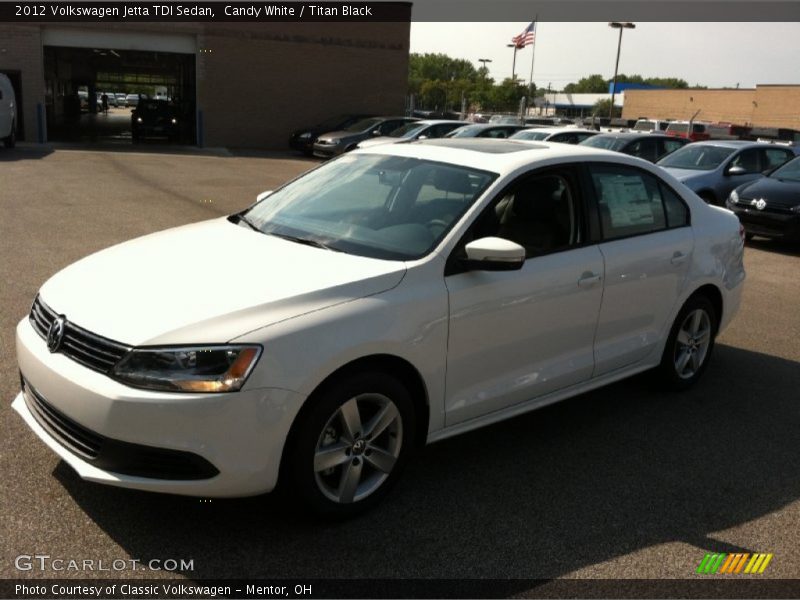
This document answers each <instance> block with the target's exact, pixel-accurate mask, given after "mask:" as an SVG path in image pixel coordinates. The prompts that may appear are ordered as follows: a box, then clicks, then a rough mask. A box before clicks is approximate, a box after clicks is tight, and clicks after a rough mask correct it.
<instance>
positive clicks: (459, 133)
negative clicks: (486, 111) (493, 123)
mask: <svg viewBox="0 0 800 600" xmlns="http://www.w3.org/2000/svg"><path fill="white" fill-rule="evenodd" d="M485 129H486V127H482V126H481V125H466V126H465V127H459V128H458V129H454V130H453V131H451V132H450V133H448V134H447V135H446V136H444V137H448V138H458V137H475V136H476V135H478V134H479V133H480V132H481V131H484V130H485Z"/></svg>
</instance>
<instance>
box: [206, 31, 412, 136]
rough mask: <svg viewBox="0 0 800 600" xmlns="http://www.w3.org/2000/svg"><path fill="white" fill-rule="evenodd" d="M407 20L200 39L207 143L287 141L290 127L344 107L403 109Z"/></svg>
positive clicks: (211, 33) (392, 111)
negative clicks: (203, 50) (206, 50)
mask: <svg viewBox="0 0 800 600" xmlns="http://www.w3.org/2000/svg"><path fill="white" fill-rule="evenodd" d="M408 35H409V25H408V24H407V23H382V24H369V25H358V24H349V23H345V24H337V26H336V27H332V26H331V25H330V24H326V25H325V26H324V27H314V28H312V27H309V26H297V25H294V26H293V27H288V26H287V25H286V24H283V25H275V26H259V27H257V28H255V27H242V26H237V27H228V28H227V29H219V28H215V30H213V31H212V30H208V31H207V32H206V34H205V35H204V36H201V38H200V40H199V41H200V45H201V47H202V48H205V49H208V50H210V52H205V53H201V54H199V55H198V58H199V61H198V108H200V109H202V110H203V114H204V122H205V133H206V144H207V145H209V146H213V145H218V146H253V147H267V148H285V147H286V144H287V141H288V138H289V134H290V133H291V131H292V130H294V129H297V128H299V127H302V126H309V125H313V124H314V123H318V122H319V121H322V120H324V119H327V118H329V117H331V116H334V115H337V114H342V113H353V112H366V113H374V114H402V112H403V110H404V107H405V95H406V91H407V80H408Z"/></svg>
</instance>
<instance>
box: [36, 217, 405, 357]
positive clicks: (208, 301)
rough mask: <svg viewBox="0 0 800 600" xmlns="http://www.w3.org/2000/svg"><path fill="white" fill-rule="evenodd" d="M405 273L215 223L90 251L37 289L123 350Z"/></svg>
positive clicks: (205, 335) (247, 322)
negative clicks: (89, 254)
mask: <svg viewBox="0 0 800 600" xmlns="http://www.w3.org/2000/svg"><path fill="white" fill-rule="evenodd" d="M405 270H406V269H405V264H404V263H402V262H398V261H387V260H378V259H372V258H365V257H359V256H353V255H350V254H345V253H342V252H334V251H331V250H324V249H321V248H315V247H312V246H306V245H303V244H298V243H296V242H291V241H288V240H284V239H281V238H278V237H275V236H269V235H264V234H262V233H259V232H257V231H253V230H252V229H249V228H245V227H243V226H241V225H235V224H233V223H231V222H229V221H228V220H227V219H225V218H221V219H214V220H211V221H204V222H201V223H195V224H193V225H186V226H183V227H178V228H175V229H169V230H166V231H162V232H159V233H155V234H151V235H148V236H145V237H142V238H138V239H135V240H131V241H129V242H125V243H122V244H119V245H117V246H113V247H111V248H108V249H106V250H102V251H100V252H97V253H96V254H92V255H91V256H88V257H86V258H84V259H82V260H80V261H78V262H76V263H74V264H72V265H70V266H69V267H67V268H65V269H64V270H62V271H60V272H59V273H57V274H56V275H54V276H53V277H52V278H50V279H49V280H48V281H47V282H46V283H45V284H44V286H42V289H41V292H40V293H41V298H42V300H43V301H44V302H45V303H46V304H48V305H49V306H50V307H51V308H52V309H53V310H54V311H56V312H57V313H58V314H61V315H64V316H65V317H66V318H67V319H68V320H69V321H71V322H73V323H75V324H76V325H79V326H80V327H83V328H85V329H88V330H89V331H91V332H93V333H96V334H99V335H101V336H104V337H107V338H110V339H112V340H117V341H119V342H122V343H125V344H130V345H135V346H136V345H152V344H167V343H169V344H190V343H212V342H213V343H219V342H226V341H228V340H231V339H233V338H235V337H238V336H240V335H243V334H245V333H247V332H249V331H252V330H255V329H259V328H261V327H264V326H267V325H270V324H274V323H277V322H279V321H283V320H286V319H290V318H293V317H296V316H299V315H301V314H305V313H308V312H311V311H316V310H320V309H323V308H326V307H329V306H333V305H335V304H340V303H343V302H347V301H349V300H353V299H356V298H361V297H365V296H370V295H374V294H378V293H380V292H383V291H385V290H388V289H391V288H392V287H394V286H396V285H397V284H398V283H400V281H401V280H402V278H403V275H404V274H405Z"/></svg>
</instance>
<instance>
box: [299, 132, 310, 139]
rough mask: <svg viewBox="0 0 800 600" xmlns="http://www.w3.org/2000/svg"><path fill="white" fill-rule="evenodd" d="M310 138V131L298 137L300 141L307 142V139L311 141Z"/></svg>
mask: <svg viewBox="0 0 800 600" xmlns="http://www.w3.org/2000/svg"><path fill="white" fill-rule="evenodd" d="M310 137H311V132H310V131H306V132H305V133H301V134H300V135H298V136H297V139H300V140H307V139H309V138H310Z"/></svg>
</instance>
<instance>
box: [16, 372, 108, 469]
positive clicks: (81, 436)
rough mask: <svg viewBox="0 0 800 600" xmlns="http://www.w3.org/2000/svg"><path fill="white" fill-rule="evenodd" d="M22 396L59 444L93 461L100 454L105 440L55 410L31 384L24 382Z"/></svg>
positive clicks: (40, 422) (35, 416) (40, 423)
mask: <svg viewBox="0 0 800 600" xmlns="http://www.w3.org/2000/svg"><path fill="white" fill-rule="evenodd" d="M22 395H23V397H24V398H25V403H26V404H27V405H28V409H29V410H30V411H31V413H32V414H33V416H34V418H35V419H36V420H37V421H38V422H39V425H41V426H42V427H44V428H45V429H46V430H47V432H48V433H49V434H50V435H52V436H53V437H54V438H55V439H56V441H58V443H60V444H61V445H62V446H64V447H66V448H67V449H69V450H71V451H72V452H74V453H75V454H77V455H78V456H81V457H83V458H86V459H89V460H93V459H95V458H97V455H98V453H99V452H100V446H101V445H102V443H103V438H102V437H100V436H99V435H97V434H96V433H94V432H92V431H90V430H88V429H86V428H85V427H84V426H83V425H80V424H78V423H76V422H75V421H73V420H72V419H70V418H69V417H67V416H66V415H64V414H63V413H61V412H60V411H58V410H57V409H55V408H53V406H51V405H50V404H49V403H48V402H47V401H46V400H45V399H44V398H42V396H41V394H39V392H37V391H36V390H35V389H33V388H32V387H31V386H30V384H29V383H28V382H27V381H25V380H24V379H23V380H22Z"/></svg>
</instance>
